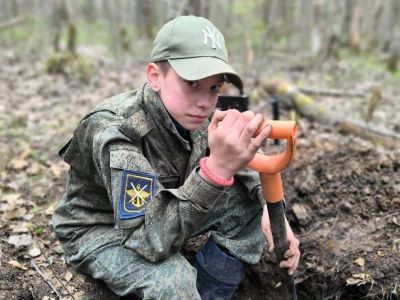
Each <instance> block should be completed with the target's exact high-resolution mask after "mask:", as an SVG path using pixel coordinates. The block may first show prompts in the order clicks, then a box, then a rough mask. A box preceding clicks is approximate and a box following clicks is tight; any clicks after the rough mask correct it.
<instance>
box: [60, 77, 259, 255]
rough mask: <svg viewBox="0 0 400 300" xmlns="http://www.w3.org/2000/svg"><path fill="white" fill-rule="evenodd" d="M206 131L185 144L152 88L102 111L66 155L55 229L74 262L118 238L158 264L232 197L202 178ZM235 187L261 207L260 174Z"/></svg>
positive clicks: (81, 128)
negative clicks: (66, 168)
mask: <svg viewBox="0 0 400 300" xmlns="http://www.w3.org/2000/svg"><path fill="white" fill-rule="evenodd" d="M207 126H208V122H206V124H203V126H202V128H200V129H199V130H196V131H193V132H191V133H190V137H191V142H189V141H187V140H185V139H183V138H182V137H181V136H180V135H179V133H178V131H177V129H176V127H175V125H174V123H173V122H172V120H171V118H170V116H169V115H168V113H167V111H166V109H165V107H164V105H163V104H162V102H161V100H160V98H159V97H158V95H157V94H156V93H154V92H153V91H152V90H151V89H150V88H149V87H148V86H147V85H144V86H143V87H142V88H141V89H138V90H135V91H131V92H128V93H124V94H120V95H116V96H114V97H112V98H110V99H108V100H106V101H104V102H102V103H100V104H99V105H97V107H96V108H95V109H94V110H93V111H92V112H91V113H89V114H88V115H87V116H86V117H85V118H84V119H83V120H82V121H81V122H80V123H79V125H78V127H77V128H76V130H75V132H74V135H73V138H72V139H71V140H70V141H69V142H68V144H66V145H65V146H64V147H63V148H62V149H61V150H60V155H61V156H62V158H63V159H64V161H65V162H66V163H68V164H69V165H70V171H69V178H68V182H67V186H66V191H65V194H64V195H63V198H62V199H61V202H60V204H59V205H58V207H57V209H56V210H55V213H54V216H53V225H54V229H55V232H56V234H57V236H58V238H59V239H60V241H61V242H62V245H63V247H64V249H65V250H66V254H67V256H68V255H73V254H75V253H77V252H78V251H81V252H82V251H84V252H86V253H90V252H91V251H93V250H95V249H96V248H98V247H101V246H103V245H106V244H108V243H111V242H116V241H118V240H119V241H122V243H123V244H124V246H125V247H127V248H129V249H132V250H134V251H136V252H138V253H140V254H141V255H143V256H144V257H146V258H147V259H149V260H151V261H157V260H160V259H164V258H166V257H168V256H170V255H171V254H173V253H174V252H176V251H178V250H179V249H180V248H181V247H182V245H183V244H184V242H185V241H186V240H187V239H188V238H190V237H191V236H192V235H193V232H194V230H195V227H196V224H199V223H200V222H201V221H202V220H204V218H205V217H206V215H207V212H208V211H209V210H212V209H214V208H217V207H219V206H221V205H224V204H225V202H226V201H227V199H228V198H229V188H223V189H221V188H216V187H214V186H212V185H210V184H209V183H207V181H205V180H203V179H202V178H201V177H200V176H199V175H198V173H197V169H198V167H197V165H198V161H199V160H200V158H201V157H203V156H205V155H206V152H207ZM235 182H236V183H235V184H244V185H245V186H246V187H247V189H248V191H249V196H250V197H251V198H253V199H254V200H255V201H262V199H261V198H260V197H262V196H261V193H260V189H259V186H260V182H259V179H258V174H257V173H255V172H253V171H250V170H247V169H246V170H243V171H241V172H239V173H238V174H237V175H236V176H235Z"/></svg>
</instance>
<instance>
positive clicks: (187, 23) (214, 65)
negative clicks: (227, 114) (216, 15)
mask: <svg viewBox="0 0 400 300" xmlns="http://www.w3.org/2000/svg"><path fill="white" fill-rule="evenodd" d="M163 60H166V61H168V62H169V64H170V65H171V67H172V68H173V69H174V71H175V72H176V73H177V74H178V75H179V76H180V77H182V78H183V79H185V80H200V79H203V78H206V77H209V76H212V75H217V74H224V75H226V77H227V78H228V80H229V81H230V82H231V83H232V84H234V85H235V86H236V87H237V88H239V90H241V91H242V89H243V83H242V80H241V79H240V77H239V76H238V75H237V74H236V72H235V70H234V69H233V68H232V67H231V66H230V65H229V62H228V52H227V51H226V47H225V39H224V36H223V35H222V33H221V32H220V31H219V30H218V29H217V28H216V27H215V26H214V25H213V24H212V23H211V22H210V21H209V20H207V19H205V18H203V17H195V16H180V17H177V18H175V19H173V20H171V21H169V22H168V23H166V24H165V25H164V26H163V27H162V28H161V29H160V31H159V32H158V33H157V36H156V38H155V39H154V43H153V51H152V52H151V57H150V61H151V62H158V61H163Z"/></svg>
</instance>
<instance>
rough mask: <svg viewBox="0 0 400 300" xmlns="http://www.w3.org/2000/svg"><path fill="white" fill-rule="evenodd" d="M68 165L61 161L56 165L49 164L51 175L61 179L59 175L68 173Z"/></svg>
mask: <svg viewBox="0 0 400 300" xmlns="http://www.w3.org/2000/svg"><path fill="white" fill-rule="evenodd" d="M68 169H69V165H67V164H66V163H65V162H63V161H59V162H57V163H53V162H50V171H51V172H52V173H53V175H54V176H55V177H57V178H59V177H61V175H62V174H63V173H64V172H66V171H68Z"/></svg>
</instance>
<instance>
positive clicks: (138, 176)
mask: <svg viewBox="0 0 400 300" xmlns="http://www.w3.org/2000/svg"><path fill="white" fill-rule="evenodd" d="M155 182H156V176H155V175H151V174H148V173H142V172H135V171H130V170H124V174H123V177H122V186H121V195H120V197H119V212H118V215H119V218H120V219H122V220H123V219H132V218H137V217H140V216H143V215H144V213H145V210H146V207H147V205H148V204H149V202H150V201H151V199H152V198H153V196H154V194H155V190H156V186H155Z"/></svg>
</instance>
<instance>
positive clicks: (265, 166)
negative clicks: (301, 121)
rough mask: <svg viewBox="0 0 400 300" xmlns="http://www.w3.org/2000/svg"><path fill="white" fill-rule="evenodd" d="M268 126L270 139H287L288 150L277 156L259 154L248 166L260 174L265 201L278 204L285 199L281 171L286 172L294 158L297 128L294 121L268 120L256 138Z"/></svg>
mask: <svg viewBox="0 0 400 300" xmlns="http://www.w3.org/2000/svg"><path fill="white" fill-rule="evenodd" d="M268 124H271V126H272V129H271V133H270V135H269V138H271V139H286V140H287V145H286V150H285V152H283V153H280V154H275V155H265V154H258V153H257V154H256V155H255V156H254V158H253V160H251V161H250V163H249V164H248V165H247V166H248V167H249V168H251V169H253V170H255V171H258V172H259V173H260V181H261V187H262V192H263V196H264V199H265V200H266V201H267V202H268V203H277V202H279V201H281V200H282V199H283V198H284V194H283V186H282V180H281V173H280V171H282V170H284V169H285V168H286V167H287V166H288V165H289V163H290V162H291V160H292V158H293V157H294V153H295V149H296V130H297V128H296V123H295V122H294V121H271V120H268V121H265V122H264V123H263V124H262V125H261V126H260V128H259V129H258V131H257V132H256V136H257V134H258V133H259V132H260V131H261V130H262V128H264V127H265V126H267V125H268Z"/></svg>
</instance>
